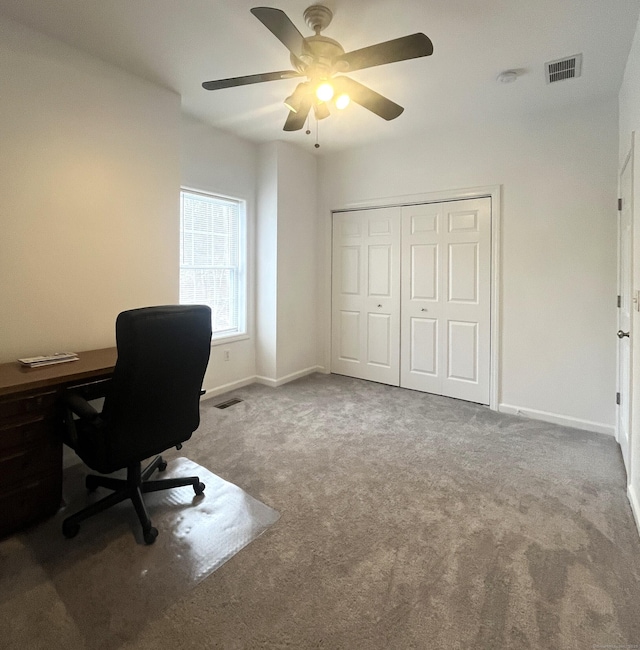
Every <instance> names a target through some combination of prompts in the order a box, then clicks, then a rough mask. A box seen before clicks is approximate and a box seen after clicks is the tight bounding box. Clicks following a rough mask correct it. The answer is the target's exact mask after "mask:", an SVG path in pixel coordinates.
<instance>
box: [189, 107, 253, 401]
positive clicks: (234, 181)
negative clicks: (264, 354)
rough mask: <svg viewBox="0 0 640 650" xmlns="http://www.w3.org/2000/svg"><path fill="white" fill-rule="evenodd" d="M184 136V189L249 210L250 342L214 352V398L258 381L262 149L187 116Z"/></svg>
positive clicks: (209, 382) (209, 379)
mask: <svg viewBox="0 0 640 650" xmlns="http://www.w3.org/2000/svg"><path fill="white" fill-rule="evenodd" d="M180 134H181V145H182V146H181V170H182V186H183V187H187V188H190V189H195V190H202V191H205V192H212V193H214V194H222V195H225V196H231V197H233V198H236V199H242V200H244V201H245V202H246V208H247V238H248V241H247V246H248V260H247V261H248V269H247V276H248V277H247V280H248V296H247V298H248V314H247V321H248V322H247V331H248V338H246V339H244V340H239V341H233V342H224V341H221V342H219V343H216V344H215V345H213V346H212V347H211V360H210V362H209V367H208V368H207V374H206V375H205V378H204V385H203V387H204V388H205V389H206V390H207V392H208V394H209V395H215V394H218V393H220V392H224V391H227V390H230V389H232V388H234V387H237V386H240V385H242V384H246V383H248V382H251V381H253V379H254V378H255V375H256V325H255V313H254V304H255V264H254V259H255V255H254V250H255V241H254V234H255V196H256V184H257V155H258V147H257V146H256V145H255V144H252V143H250V142H247V141H246V140H242V139H241V138H237V137H235V136H233V135H230V134H228V133H224V132H222V131H219V130H217V129H214V128H213V127H211V126H209V125H207V124H203V123H202V122H199V121H198V120H195V119H193V118H191V117H188V116H183V118H182V121H181V128H180ZM225 351H228V352H229V360H228V361H225V360H224V352H225Z"/></svg>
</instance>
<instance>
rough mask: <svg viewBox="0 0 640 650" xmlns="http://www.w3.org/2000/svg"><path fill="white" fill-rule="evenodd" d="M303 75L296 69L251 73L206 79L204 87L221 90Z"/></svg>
mask: <svg viewBox="0 0 640 650" xmlns="http://www.w3.org/2000/svg"><path fill="white" fill-rule="evenodd" d="M300 76H302V75H301V74H300V73H299V72H296V71H295V70H280V72H266V73H264V74H250V75H247V76H246V77H231V78H230V79H218V80H217V81H205V82H204V83H203V84H202V87H203V88H204V89H205V90H220V89H221V88H233V87H235V86H246V85H248V84H259V83H262V82H263V81H278V79H292V78H293V77H300Z"/></svg>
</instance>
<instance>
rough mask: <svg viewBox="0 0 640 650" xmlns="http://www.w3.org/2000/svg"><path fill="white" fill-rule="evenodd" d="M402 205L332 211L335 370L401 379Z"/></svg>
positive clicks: (395, 381) (389, 381)
mask: <svg viewBox="0 0 640 650" xmlns="http://www.w3.org/2000/svg"><path fill="white" fill-rule="evenodd" d="M400 217H401V209H400V208H379V209H374V210H359V211H353V212H343V213H337V214H334V216H333V261H332V267H333V268H332V323H331V330H332V336H331V370H332V372H335V373H337V374H341V375H349V376H350V377H358V378H360V379H369V380H371V381H377V382H380V383H383V384H391V385H393V386H397V385H398V384H399V379H400V348H399V340H400Z"/></svg>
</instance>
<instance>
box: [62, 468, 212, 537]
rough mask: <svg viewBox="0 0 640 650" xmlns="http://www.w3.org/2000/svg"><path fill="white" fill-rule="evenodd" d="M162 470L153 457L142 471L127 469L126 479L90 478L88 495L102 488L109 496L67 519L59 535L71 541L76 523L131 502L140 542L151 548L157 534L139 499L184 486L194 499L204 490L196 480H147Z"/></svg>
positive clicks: (76, 532)
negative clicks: (145, 494)
mask: <svg viewBox="0 0 640 650" xmlns="http://www.w3.org/2000/svg"><path fill="white" fill-rule="evenodd" d="M166 468H167V463H166V461H164V460H163V459H162V456H157V457H156V458H155V459H154V460H153V461H152V462H151V463H150V464H149V465H148V466H147V467H146V468H145V469H144V470H143V469H142V464H141V463H134V464H132V465H129V466H128V467H127V478H126V479H118V478H112V477H110V476H96V475H95V474H90V475H89V476H87V478H86V481H85V485H86V486H87V489H88V490H89V491H90V492H93V491H94V490H96V489H97V488H98V487H106V488H109V489H110V490H113V493H112V494H110V495H108V496H106V497H104V499H100V501H96V502H95V503H92V504H91V505H90V506H87V507H86V508H84V509H83V510H80V512H76V513H75V514H74V515H71V516H70V517H67V518H66V519H65V520H64V521H63V522H62V534H63V535H64V536H65V537H68V538H70V537H75V536H76V535H77V534H78V531H79V530H80V523H81V522H83V521H84V520H85V519H88V518H89V517H92V516H93V515H96V514H98V513H99V512H103V511H104V510H107V509H108V508H111V507H112V506H115V505H117V504H118V503H120V502H121V501H124V500H125V499H131V501H132V502H133V507H134V508H135V510H136V514H137V515H138V519H139V520H140V524H141V526H142V534H143V536H144V541H145V543H146V544H153V542H154V541H155V539H156V537H157V536H158V530H157V529H156V528H154V527H153V526H152V525H151V519H150V518H149V513H148V512H147V507H146V506H145V503H144V499H143V498H142V495H143V494H144V493H146V492H158V491H159V490H169V489H171V488H177V487H184V486H186V485H191V486H193V491H194V492H195V493H196V494H197V495H198V494H202V493H203V492H204V488H205V485H204V483H201V482H200V479H199V478H198V477H197V476H187V477H184V478H167V479H159V480H156V481H150V480H149V477H150V476H151V475H152V474H153V472H155V470H156V469H157V470H158V471H160V472H163V471H164V470H165V469H166Z"/></svg>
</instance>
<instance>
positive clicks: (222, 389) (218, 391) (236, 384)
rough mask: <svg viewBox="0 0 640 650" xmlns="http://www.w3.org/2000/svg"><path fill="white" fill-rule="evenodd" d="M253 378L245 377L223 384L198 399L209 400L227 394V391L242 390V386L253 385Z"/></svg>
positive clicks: (254, 379)
mask: <svg viewBox="0 0 640 650" xmlns="http://www.w3.org/2000/svg"><path fill="white" fill-rule="evenodd" d="M255 381H256V378H255V376H251V377H245V378H244V379H238V380H237V381H232V382H229V383H228V384H223V385H222V386H218V387H217V388H210V389H209V390H207V392H206V393H205V394H204V395H203V396H202V397H201V398H200V399H203V400H205V399H210V398H211V397H217V396H218V395H222V393H228V392H229V391H232V390H236V389H237V388H242V387H243V386H248V385H249V384H253V383H255Z"/></svg>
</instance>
